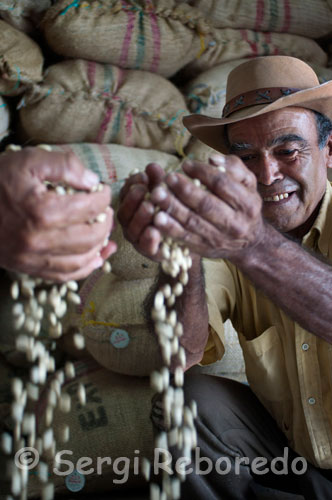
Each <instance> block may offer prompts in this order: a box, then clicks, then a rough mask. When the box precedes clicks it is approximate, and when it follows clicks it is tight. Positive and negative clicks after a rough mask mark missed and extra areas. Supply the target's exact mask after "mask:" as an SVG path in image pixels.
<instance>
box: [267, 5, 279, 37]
mask: <svg viewBox="0 0 332 500" xmlns="http://www.w3.org/2000/svg"><path fill="white" fill-rule="evenodd" d="M270 2H271V3H270V23H269V27H268V31H274V30H275V29H276V27H277V24H278V0H270Z"/></svg>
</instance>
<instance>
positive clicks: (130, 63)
mask: <svg viewBox="0 0 332 500" xmlns="http://www.w3.org/2000/svg"><path fill="white" fill-rule="evenodd" d="M42 29H43V32H44V35H45V38H46V40H47V43H48V44H49V46H50V47H51V48H52V49H53V50H54V52H56V53H57V54H59V55H61V56H64V57H71V58H75V59H78V58H84V59H89V60H93V61H98V62H102V63H109V64H115V65H117V66H120V67H121V68H130V69H141V70H145V71H150V72H153V73H159V74H160V75H163V76H165V77H169V76H172V75H174V74H175V73H176V72H177V71H178V70H179V69H181V68H182V67H183V66H184V65H185V64H187V63H189V62H190V61H192V60H193V59H194V58H195V57H196V56H197V55H199V54H200V52H201V50H202V39H201V37H202V36H203V34H204V33H205V32H207V31H208V30H209V29H210V28H209V26H208V24H207V23H206V21H205V20H204V16H203V14H202V13H201V12H200V11H199V10H197V9H194V8H192V7H190V6H189V5H187V3H185V2H183V3H180V2H178V1H176V0H137V1H135V2H134V1H131V0H129V1H121V0H100V1H99V0H98V1H95V0H87V1H81V0H78V1H76V2H72V1H71V0H59V1H58V2H57V3H56V4H55V5H54V6H53V7H52V8H51V9H49V10H48V11H47V13H46V15H45V17H44V19H43V26H42Z"/></svg>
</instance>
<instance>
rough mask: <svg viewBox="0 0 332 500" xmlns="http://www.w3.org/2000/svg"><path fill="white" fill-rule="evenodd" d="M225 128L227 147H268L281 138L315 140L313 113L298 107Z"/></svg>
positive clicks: (315, 129)
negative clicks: (244, 145) (240, 144)
mask: <svg viewBox="0 0 332 500" xmlns="http://www.w3.org/2000/svg"><path fill="white" fill-rule="evenodd" d="M225 128H226V131H225V133H226V134H227V136H226V137H227V142H228V145H229V146H231V145H232V143H234V142H238V143H248V144H251V143H253V144H257V145H263V144H264V145H269V144H272V143H273V141H274V140H275V138H277V137H281V136H285V137H286V136H294V138H295V136H298V137H299V138H303V139H304V140H310V139H311V138H312V139H316V138H317V127H316V120H315V114H314V112H313V111H311V110H308V109H304V108H299V107H288V108H284V109H280V110H276V111H271V112H269V113H265V114H262V115H260V116H256V117H254V118H248V119H245V120H240V121H238V122H235V123H231V124H229V125H227V127H225Z"/></svg>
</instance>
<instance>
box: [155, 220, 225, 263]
mask: <svg viewBox="0 0 332 500" xmlns="http://www.w3.org/2000/svg"><path fill="white" fill-rule="evenodd" d="M153 222H154V224H155V226H156V227H157V228H158V229H159V230H160V232H161V233H162V234H163V235H164V236H168V237H171V238H172V239H173V240H175V241H178V242H181V243H184V244H185V245H186V246H187V247H188V248H189V249H190V250H191V251H192V252H194V253H197V254H201V253H202V252H203V251H204V249H206V245H205V244H204V234H203V233H201V234H195V233H193V232H190V231H187V229H186V228H185V227H183V226H182V225H181V224H179V222H178V221H177V220H175V219H173V218H172V217H171V216H170V215H169V214H167V213H166V212H158V213H157V214H156V215H155V217H154V221H153ZM213 235H214V237H215V240H216V241H218V243H219V242H220V233H219V231H216V230H215V229H214V228H213V227H211V228H210V233H209V240H210V241H211V242H212V241H213ZM210 241H209V244H210Z"/></svg>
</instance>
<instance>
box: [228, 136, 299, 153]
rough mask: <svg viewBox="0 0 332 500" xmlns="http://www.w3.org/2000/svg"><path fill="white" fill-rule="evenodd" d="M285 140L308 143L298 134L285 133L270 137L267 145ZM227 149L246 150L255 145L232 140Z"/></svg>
mask: <svg viewBox="0 0 332 500" xmlns="http://www.w3.org/2000/svg"><path fill="white" fill-rule="evenodd" d="M286 142H301V143H302V144H308V142H307V141H306V140H305V139H303V137H301V136H299V135H296V134H285V135H281V136H279V137H275V138H274V139H272V141H271V142H269V143H268V146H279V145H280V144H285V143H286ZM229 149H230V152H231V153H235V152H239V151H246V150H248V149H255V146H253V145H252V144H248V143H246V142H234V143H233V144H231V145H230V148H229Z"/></svg>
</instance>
